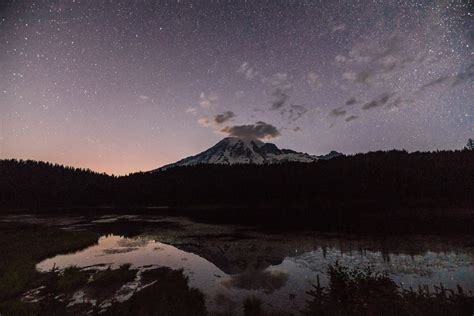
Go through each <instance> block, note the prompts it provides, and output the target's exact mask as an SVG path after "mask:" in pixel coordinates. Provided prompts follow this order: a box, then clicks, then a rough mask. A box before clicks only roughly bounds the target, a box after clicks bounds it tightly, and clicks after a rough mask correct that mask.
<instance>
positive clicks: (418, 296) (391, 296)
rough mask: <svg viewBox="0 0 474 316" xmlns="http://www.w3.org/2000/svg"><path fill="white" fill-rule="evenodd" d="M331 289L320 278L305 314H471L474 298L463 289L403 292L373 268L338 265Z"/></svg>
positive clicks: (331, 274)
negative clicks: (321, 284)
mask: <svg viewBox="0 0 474 316" xmlns="http://www.w3.org/2000/svg"><path fill="white" fill-rule="evenodd" d="M328 274H329V279H330V282H329V286H328V287H327V288H325V287H321V286H320V284H319V279H318V280H317V283H316V285H313V289H312V290H310V291H308V292H307V293H308V294H309V295H310V296H311V297H312V299H311V300H309V301H308V302H307V306H306V309H305V310H304V311H303V313H304V314H305V315H394V316H395V315H397V316H398V315H472V313H473V311H474V297H473V296H472V293H470V294H469V295H467V294H466V293H465V292H464V291H463V289H462V288H461V287H459V286H458V290H457V291H456V292H455V291H452V290H448V289H445V288H443V286H442V285H440V287H435V290H434V291H430V289H429V288H428V287H420V288H419V289H417V290H413V289H408V290H407V289H404V288H402V287H399V286H398V285H397V284H395V282H393V281H392V280H391V279H390V278H389V277H388V276H387V275H386V274H383V273H376V272H374V271H372V270H371V269H370V268H366V269H363V270H357V269H349V268H347V267H343V266H340V265H339V264H338V263H336V264H335V265H333V266H330V267H329V269H328Z"/></svg>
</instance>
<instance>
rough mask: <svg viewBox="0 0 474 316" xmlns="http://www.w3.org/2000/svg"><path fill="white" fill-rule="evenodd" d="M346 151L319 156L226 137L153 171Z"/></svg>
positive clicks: (261, 162)
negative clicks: (194, 153)
mask: <svg viewBox="0 0 474 316" xmlns="http://www.w3.org/2000/svg"><path fill="white" fill-rule="evenodd" d="M340 155H342V154H340V153H338V152H336V151H331V152H330V153H329V154H327V155H323V156H315V155H310V154H307V153H303V152H297V151H294V150H291V149H283V148H282V149H280V148H278V146H276V145H275V144H273V143H265V142H263V141H261V140H259V139H257V138H244V137H226V138H224V139H222V140H220V141H219V142H218V143H216V144H215V145H213V146H212V147H210V148H208V149H206V150H204V151H202V152H200V153H198V154H196V155H192V156H189V157H186V158H183V159H181V160H178V161H177V162H175V163H171V164H168V165H165V166H162V167H160V168H157V169H154V170H151V172H155V171H160V170H166V169H169V168H173V167H178V166H194V165H198V164H222V165H235V164H256V165H264V164H278V163H284V162H304V163H310V162H315V161H318V160H319V159H322V160H327V159H332V158H335V157H337V156H340Z"/></svg>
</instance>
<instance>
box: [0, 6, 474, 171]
mask: <svg viewBox="0 0 474 316" xmlns="http://www.w3.org/2000/svg"><path fill="white" fill-rule="evenodd" d="M473 48H474V9H473V5H472V3H471V4H470V2H469V1H355V0H354V1H349V0H348V1H336V0H332V1H247V2H244V1H207V2H205V1H196V2H192V1H180V2H177V1H158V0H157V1H145V0H136V1H132V0H130V1H118V0H107V1H105V0H104V1H101V0H98V1H92V0H87V1H86V0H75V1H74V0H69V1H61V0H56V1H6V0H0V118H1V119H0V120H1V122H0V123H1V129H0V158H23V159H27V158H29V159H36V160H45V161H51V162H57V163H61V164H67V165H72V166H75V167H86V168H91V169H93V170H96V171H101V172H102V171H105V172H107V173H114V174H126V173H128V172H133V171H139V170H150V169H154V168H157V167H159V166H161V165H164V164H167V163H170V162H174V161H176V160H178V159H180V158H183V157H185V156H189V155H191V154H195V153H197V152H200V151H202V150H204V149H207V148H208V147H210V146H211V145H213V144H214V143H216V142H218V141H219V140H220V139H221V138H223V137H225V136H227V135H233V136H255V137H258V138H261V139H264V140H267V141H271V142H274V143H275V144H277V145H278V146H279V147H282V148H290V149H294V150H298V151H304V152H308V153H311V154H325V153H327V152H329V151H331V150H337V151H340V152H344V153H348V154H349V153H356V152H366V151H371V150H382V149H392V148H398V149H407V150H409V151H416V150H421V151H425V150H436V149H461V148H462V147H463V146H464V145H465V143H466V141H467V139H468V138H469V137H474V119H473V117H474V89H473V88H474V80H473V79H474V49H473Z"/></svg>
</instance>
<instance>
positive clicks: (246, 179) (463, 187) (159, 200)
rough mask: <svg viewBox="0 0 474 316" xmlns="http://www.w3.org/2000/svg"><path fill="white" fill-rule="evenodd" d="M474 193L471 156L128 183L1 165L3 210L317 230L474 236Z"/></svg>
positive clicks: (201, 169) (387, 157) (43, 166)
mask: <svg viewBox="0 0 474 316" xmlns="http://www.w3.org/2000/svg"><path fill="white" fill-rule="evenodd" d="M473 188H474V152H473V151H470V150H464V151H443V152H432V153H420V152H417V153H407V152H405V151H389V152H373V153H367V154H358V155H355V156H346V157H338V158H335V159H331V160H329V161H319V162H316V163H307V164H306V163H293V164H290V163H289V164H281V165H266V166H256V165H234V166H222V165H199V166H194V167H177V168H171V169H168V170H166V171H159V172H154V173H136V174H131V175H129V176H124V177H114V176H108V175H106V174H98V173H94V172H92V171H90V170H83V169H74V168H69V167H63V166H60V165H52V164H49V163H43V162H36V161H17V160H2V161H0V208H2V209H7V210H8V209H13V208H16V209H18V208H28V209H29V210H31V209H34V208H36V209H41V208H51V207H63V208H71V207H81V206H82V207H124V208H125V207H134V208H138V207H153V206H167V207H170V208H173V209H175V210H176V209H178V210H181V211H183V212H184V211H186V212H187V213H189V215H193V216H196V217H203V218H206V217H207V218H208V219H219V218H227V219H228V221H230V222H233V221H242V220H245V219H247V218H254V219H256V220H257V221H258V222H262V221H265V222H276V223H278V222H284V223H285V224H288V223H290V222H292V221H293V222H297V223H298V222H299V223H301V222H304V223H305V224H309V225H313V226H315V228H319V227H317V225H318V224H320V225H324V227H326V228H327V227H328V223H331V224H330V225H334V226H336V227H339V228H340V227H344V226H345V225H347V223H350V225H351V226H357V227H365V226H370V227H374V226H377V227H379V224H380V225H385V226H387V227H383V228H382V229H383V230H386V229H389V228H390V227H403V228H404V229H405V230H415V231H419V230H420V229H423V227H431V228H433V229H434V230H438V229H440V230H443V229H447V228H448V227H449V228H450V229H452V230H454V231H458V230H463V231H472V230H474V227H473V224H474V221H473V220H472V210H473V209H474V194H473V193H472V192H473ZM270 215H271V216H270ZM354 223H356V225H354ZM374 223H377V225H373V224H374ZM387 223H389V224H390V225H387ZM407 223H408V224H407Z"/></svg>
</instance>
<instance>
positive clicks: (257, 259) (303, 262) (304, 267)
mask: <svg viewBox="0 0 474 316" xmlns="http://www.w3.org/2000/svg"><path fill="white" fill-rule="evenodd" d="M2 221H4V222H5V221H6V222H24V223H31V224H35V225H41V226H47V227H50V226H51V227H55V228H60V229H61V230H65V231H73V232H94V233H97V234H98V236H100V237H99V238H98V240H97V242H96V243H95V244H91V245H89V246H88V247H85V248H84V249H82V250H79V251H76V252H71V253H58V254H56V255H54V256H50V257H48V258H46V259H44V260H42V261H40V262H37V264H36V269H37V271H39V272H49V271H54V272H55V273H59V274H61V273H62V271H64V269H66V268H68V267H71V266H75V267H77V268H81V269H83V270H90V271H92V270H94V271H101V270H105V269H112V270H114V269H118V268H119V267H120V266H123V265H126V264H128V265H130V270H132V271H134V273H135V274H134V275H135V276H134V277H133V278H132V279H130V280H127V282H124V283H123V284H121V285H120V287H119V288H118V290H116V291H113V293H110V295H109V296H108V297H106V298H104V299H101V300H97V299H95V298H94V297H89V296H90V295H91V294H90V293H88V292H87V291H83V290H81V289H79V290H77V291H75V293H74V294H73V295H71V296H70V297H68V305H69V306H70V307H73V306H74V305H75V304H84V302H86V303H88V304H90V305H91V306H92V305H94V304H98V305H99V306H100V309H102V310H106V309H107V308H108V306H110V305H111V304H112V303H113V302H115V301H118V302H123V301H126V300H128V299H130V297H131V296H132V295H133V294H134V293H136V292H139V291H141V290H142V289H143V288H146V287H147V286H149V285H150V284H152V283H153V280H150V279H149V278H147V279H146V280H145V279H144V278H142V275H143V274H144V273H145V272H146V271H150V270H152V269H155V268H158V267H167V268H170V269H172V270H182V271H183V274H184V275H185V276H186V277H187V278H188V280H189V281H188V285H189V287H191V288H196V289H198V290H200V291H201V292H202V293H203V294H204V296H205V305H206V309H207V311H208V312H210V313H231V312H232V313H236V314H241V313H242V311H243V302H244V301H245V299H247V298H249V297H255V298H258V299H259V300H260V301H261V302H262V303H263V305H264V306H265V308H268V309H271V310H278V311H285V312H291V313H294V314H298V311H301V310H302V309H304V307H305V304H306V302H307V301H308V299H309V298H310V297H309V295H308V294H307V291H309V290H311V289H312V288H313V285H314V284H316V282H317V280H318V279H319V282H320V284H321V285H322V286H327V285H328V277H327V269H328V266H329V265H334V264H336V263H337V264H339V265H342V266H346V267H349V268H358V269H359V268H360V269H366V268H367V267H370V268H371V269H372V270H373V271H376V272H383V273H386V274H387V275H388V276H389V277H390V278H391V279H392V280H393V281H394V282H395V283H397V284H398V285H400V286H402V287H403V288H406V289H409V288H410V287H412V288H414V289H416V288H418V287H419V286H428V287H430V288H432V289H434V288H435V287H436V286H440V284H442V286H443V287H445V288H450V289H456V287H457V285H460V286H462V287H463V288H464V289H465V290H466V291H469V290H474V244H473V243H472V241H471V240H470V238H469V237H467V236H432V235H425V236H420V235H409V236H407V235H400V236H385V237H380V236H377V237H373V236H354V235H340V234H327V233H318V232H314V231H266V230H262V229H260V228H256V227H251V226H234V225H216V224H207V223H198V222H194V221H192V220H190V219H187V218H184V217H169V216H155V215H114V214H111V215H101V216H46V215H43V216H38V215H12V216H4V217H2ZM25 251H28V249H25ZM41 289H42V288H41V286H39V287H36V288H34V289H31V290H30V291H28V292H27V293H25V295H24V296H23V299H24V300H26V301H37V300H41V296H42V295H44V294H42V293H41Z"/></svg>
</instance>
